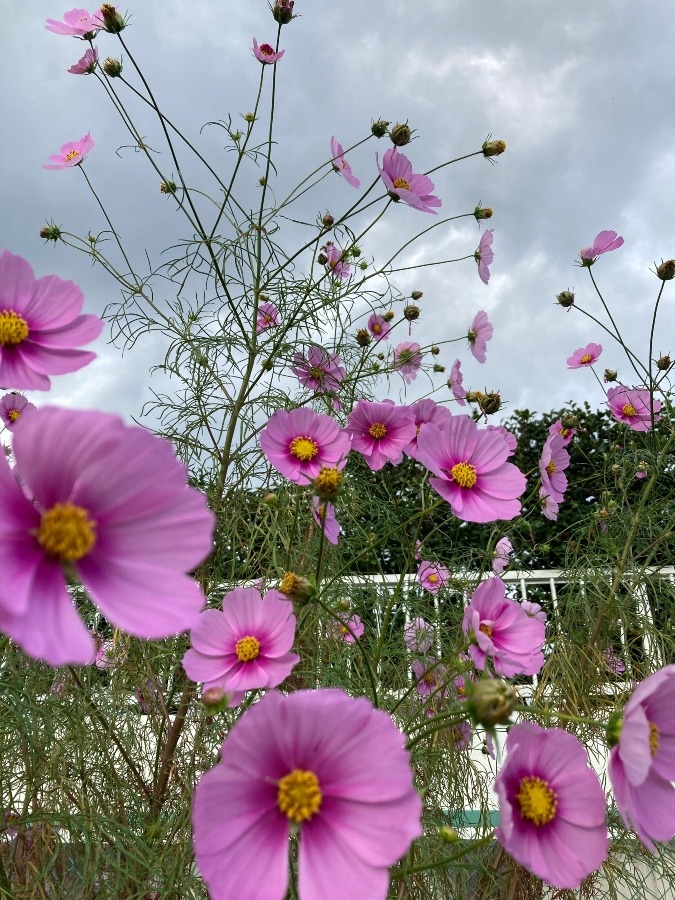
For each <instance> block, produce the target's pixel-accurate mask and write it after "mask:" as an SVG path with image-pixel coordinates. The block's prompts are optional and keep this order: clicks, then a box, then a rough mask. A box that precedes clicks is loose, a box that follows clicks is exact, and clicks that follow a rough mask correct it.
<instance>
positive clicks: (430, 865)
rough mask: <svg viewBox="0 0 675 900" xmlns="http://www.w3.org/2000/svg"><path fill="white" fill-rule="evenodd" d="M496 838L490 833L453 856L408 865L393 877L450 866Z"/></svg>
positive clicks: (394, 873) (402, 876)
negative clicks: (417, 864)
mask: <svg viewBox="0 0 675 900" xmlns="http://www.w3.org/2000/svg"><path fill="white" fill-rule="evenodd" d="M493 840H494V835H492V834H488V835H486V836H485V837H482V838H478V839H477V840H475V841H471V842H470V843H469V844H468V845H467V846H466V847H463V848H462V849H461V850H460V851H459V852H458V853H453V855H452V856H443V857H441V859H437V860H435V861H434V862H431V863H422V864H421V865H419V866H408V868H406V869H400V870H398V871H396V872H393V873H392V876H391V877H392V878H405V877H406V876H407V875H415V874H416V873H417V872H427V871H428V870H429V869H438V868H440V867H441V866H449V865H451V864H452V863H454V862H457V860H458V859H461V858H462V857H463V856H466V855H467V853H471V851H472V850H477V849H478V847H484V846H485V844H490V843H492V841H493Z"/></svg>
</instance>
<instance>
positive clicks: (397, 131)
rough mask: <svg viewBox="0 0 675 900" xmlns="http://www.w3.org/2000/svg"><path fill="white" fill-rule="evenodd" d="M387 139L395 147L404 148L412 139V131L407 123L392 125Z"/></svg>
mask: <svg viewBox="0 0 675 900" xmlns="http://www.w3.org/2000/svg"><path fill="white" fill-rule="evenodd" d="M389 137H390V138H391V142H392V144H394V145H395V146H396V147H405V145H406V144H409V143H410V141H411V139H412V131H411V130H410V126H409V125H408V123H407V122H404V123H403V124H402V125H394V127H393V128H392V129H391V131H390V132H389Z"/></svg>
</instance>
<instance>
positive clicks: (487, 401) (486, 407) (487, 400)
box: [478, 391, 502, 416]
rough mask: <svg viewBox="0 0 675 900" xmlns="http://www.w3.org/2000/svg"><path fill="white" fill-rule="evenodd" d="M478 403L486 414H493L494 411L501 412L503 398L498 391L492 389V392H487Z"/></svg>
mask: <svg viewBox="0 0 675 900" xmlns="http://www.w3.org/2000/svg"><path fill="white" fill-rule="evenodd" d="M478 405H479V406H480V408H481V411H482V412H484V413H485V415H486V416H489V415H492V413H496V412H499V410H500V409H501V408H502V398H501V397H500V396H499V394H498V393H497V392H496V391H492V393H490V394H485V395H484V396H483V397H481V398H480V399H479V401H478Z"/></svg>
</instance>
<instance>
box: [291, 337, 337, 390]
mask: <svg viewBox="0 0 675 900" xmlns="http://www.w3.org/2000/svg"><path fill="white" fill-rule="evenodd" d="M293 362H294V365H292V366H291V372H293V374H294V375H297V376H298V378H299V379H300V384H301V385H302V386H303V387H306V388H309V389H310V390H312V391H314V392H315V393H317V394H336V393H337V392H338V391H339V390H340V385H341V384H342V381H343V379H344V377H345V375H346V374H347V372H346V370H345V368H344V366H343V365H342V363H341V360H340V357H339V356H338V354H337V353H329V352H328V351H327V350H324V349H323V347H319V346H317V345H316V344H314V345H313V346H311V347H310V348H309V349H308V350H307V352H306V353H300V352H298V353H296V354H294V356H293Z"/></svg>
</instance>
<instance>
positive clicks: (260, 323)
mask: <svg viewBox="0 0 675 900" xmlns="http://www.w3.org/2000/svg"><path fill="white" fill-rule="evenodd" d="M278 324H279V310H278V308H277V307H276V306H275V305H274V303H261V304H260V306H259V307H258V314H257V316H256V323H255V331H256V334H260V333H261V332H263V331H266V330H267V329H268V328H273V327H274V326H275V325H278Z"/></svg>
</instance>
